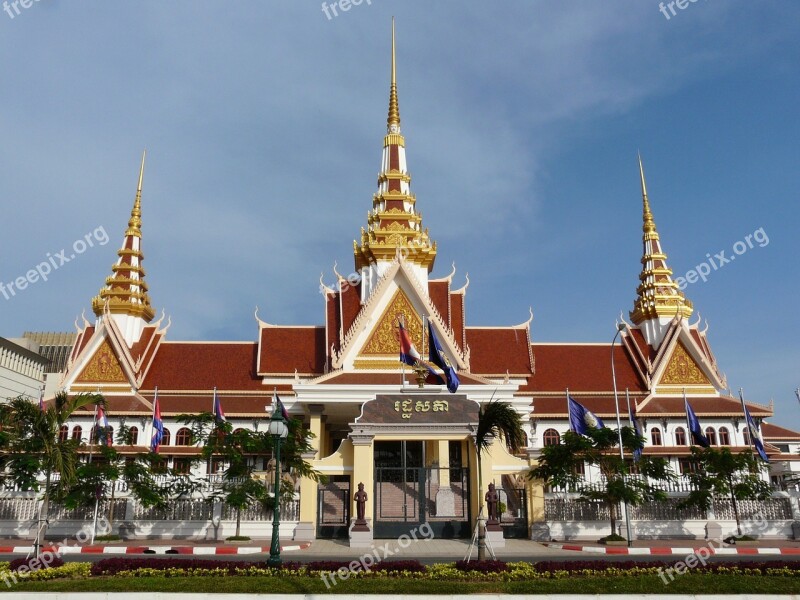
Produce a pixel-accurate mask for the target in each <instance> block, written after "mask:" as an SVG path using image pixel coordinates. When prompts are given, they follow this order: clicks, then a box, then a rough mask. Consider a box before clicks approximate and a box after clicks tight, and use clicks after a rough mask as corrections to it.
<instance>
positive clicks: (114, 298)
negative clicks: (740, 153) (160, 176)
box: [92, 151, 155, 322]
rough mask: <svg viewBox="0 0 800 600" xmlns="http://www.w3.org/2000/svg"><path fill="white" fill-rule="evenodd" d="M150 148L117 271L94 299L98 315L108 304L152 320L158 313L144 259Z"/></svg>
mask: <svg viewBox="0 0 800 600" xmlns="http://www.w3.org/2000/svg"><path fill="white" fill-rule="evenodd" d="M146 154H147V151H144V152H142V164H141V166H140V167H139V183H138V185H137V186H136V199H135V200H134V201H133V208H132V209H131V218H130V220H129V221H128V229H127V230H126V231H125V239H124V240H123V242H122V247H121V248H120V249H119V251H118V252H117V256H119V259H118V260H117V262H116V263H115V264H114V266H112V267H111V270H112V272H113V274H112V275H111V276H110V277H108V278H106V285H105V287H103V288H102V289H101V290H100V294H99V295H98V296H95V297H94V298H93V299H92V310H94V314H96V315H97V316H98V317H99V316H101V315H102V314H103V312H104V311H105V309H106V306H108V311H109V312H111V313H113V314H125V315H130V316H136V317H141V318H142V319H144V320H145V321H147V322H150V321H151V320H152V319H153V317H154V316H155V312H154V311H153V308H152V307H151V306H150V296H149V295H148V294H147V284H146V283H145V281H144V269H143V268H142V261H143V260H144V255H143V254H142V181H143V180H144V161H145V156H146Z"/></svg>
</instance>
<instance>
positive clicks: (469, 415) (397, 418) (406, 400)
mask: <svg viewBox="0 0 800 600" xmlns="http://www.w3.org/2000/svg"><path fill="white" fill-rule="evenodd" d="M477 421H478V403H477V402H475V401H474V400H468V399H467V397H466V396H462V395H453V394H385V395H379V396H377V397H376V398H375V400H371V401H369V402H367V403H365V404H364V408H363V412H362V414H361V416H360V417H359V418H358V419H356V422H357V423H359V424H364V423H375V424H390V423H413V424H415V425H419V424H423V423H431V424H433V423H475V422H477Z"/></svg>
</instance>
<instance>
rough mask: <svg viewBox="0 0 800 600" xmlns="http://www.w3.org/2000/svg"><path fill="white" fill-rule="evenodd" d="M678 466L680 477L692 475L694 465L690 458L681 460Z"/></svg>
mask: <svg viewBox="0 0 800 600" xmlns="http://www.w3.org/2000/svg"><path fill="white" fill-rule="evenodd" d="M678 466H680V470H681V475H686V474H687V473H694V463H693V462H692V460H691V459H690V458H682V459H681V460H680V461H679V463H678Z"/></svg>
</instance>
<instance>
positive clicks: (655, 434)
mask: <svg viewBox="0 0 800 600" xmlns="http://www.w3.org/2000/svg"><path fill="white" fill-rule="evenodd" d="M650 443H651V444H653V446H663V441H662V439H661V430H660V429H659V428H658V427H653V428H652V429H651V430H650Z"/></svg>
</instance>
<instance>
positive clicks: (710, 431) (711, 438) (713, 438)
mask: <svg viewBox="0 0 800 600" xmlns="http://www.w3.org/2000/svg"><path fill="white" fill-rule="evenodd" d="M706 437H707V438H708V443H709V444H711V445H712V446H716V445H717V432H716V431H714V428H713V427H706Z"/></svg>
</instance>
